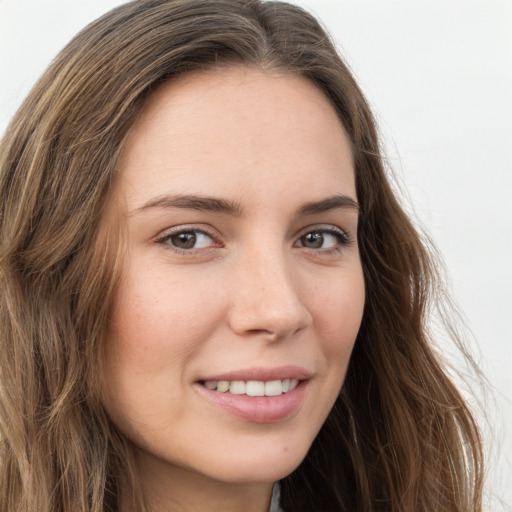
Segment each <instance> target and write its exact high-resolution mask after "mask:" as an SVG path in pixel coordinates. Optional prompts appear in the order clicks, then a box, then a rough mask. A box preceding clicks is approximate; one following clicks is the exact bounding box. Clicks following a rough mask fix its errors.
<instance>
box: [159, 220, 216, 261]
mask: <svg viewBox="0 0 512 512" xmlns="http://www.w3.org/2000/svg"><path fill="white" fill-rule="evenodd" d="M213 231H214V230H213V229H208V228H206V229H205V227H204V225H201V226H199V225H197V224H180V225H178V226H173V227H171V228H168V229H165V230H164V231H162V232H161V233H159V234H158V235H157V236H156V237H155V238H154V242H155V243H157V244H161V245H165V246H166V247H165V248H166V249H168V250H171V251H175V252H177V253H179V254H194V252H205V251H208V250H209V249H211V248H214V247H221V246H222V244H221V242H220V240H219V238H220V237H219V235H218V234H217V233H214V232H213ZM190 232H195V233H201V234H203V235H206V236H208V237H209V238H211V240H212V242H213V244H212V246H211V247H206V248H198V249H195V248H192V249H180V248H179V247H174V246H172V245H171V244H166V241H167V240H168V239H169V238H170V237H171V236H174V235H178V234H180V233H190Z"/></svg>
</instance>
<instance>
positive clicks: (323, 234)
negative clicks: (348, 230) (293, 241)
mask: <svg viewBox="0 0 512 512" xmlns="http://www.w3.org/2000/svg"><path fill="white" fill-rule="evenodd" d="M348 242H349V239H348V236H347V235H346V234H345V233H344V232H343V231H333V230H322V229H319V230H315V231H308V232H307V233H305V234H303V235H302V236H301V237H300V238H299V239H298V240H297V245H298V246H299V247H306V248H308V249H332V248H335V247H340V246H344V245H347V244H348Z"/></svg>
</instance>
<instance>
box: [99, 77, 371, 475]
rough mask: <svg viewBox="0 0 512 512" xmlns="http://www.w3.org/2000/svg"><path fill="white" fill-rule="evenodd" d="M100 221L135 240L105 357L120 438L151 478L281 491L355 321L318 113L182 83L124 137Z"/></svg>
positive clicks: (265, 80)
mask: <svg viewBox="0 0 512 512" xmlns="http://www.w3.org/2000/svg"><path fill="white" fill-rule="evenodd" d="M110 206H111V208H109V209H110V213H107V214H106V215H105V217H104V219H103V223H104V225H108V224H109V223H114V222H115V220H114V219H115V218H116V213H117V214H119V211H122V212H125V213H123V215H125V216H126V225H127V249H126V252H125V253H124V254H123V262H122V270H123V272H122V273H123V275H122V279H121V281H120V284H119V288H118V291H117V295H116V298H115V301H114V304H113V308H112V314H111V323H110V327H109V332H108V337H107V340H106V344H105V351H106V371H107V374H106V376H107V386H106V389H105V390H104V402H105V406H106V408H107V411H108V413H109V415H110V416H111V418H112V420H113V421H114V423H115V424H116V425H117V426H118V427H119V429H120V430H121V431H122V432H123V433H124V434H125V435H126V436H127V437H128V438H129V439H130V440H131V441H132V442H133V443H134V445H135V447H136V452H137V455H138V457H139V460H140V461H142V463H143V464H145V466H146V467H147V468H157V467H158V468H159V469H158V471H163V472H165V471H171V472H174V474H175V475H178V474H188V475H190V474H194V475H195V476H196V477H197V476H202V477H207V478H210V479H214V480H217V481H224V482H271V481H274V480H277V479H279V478H281V477H284V476H285V475H287V474H289V473H290V472H291V471H293V470H294V469H295V468H296V467H297V465H298V464H299V463H300V462H301V460H302V459H303V458H304V456H305V455H306V453H307V451H308V449H309V447H310V445H311V443H312V441H313V439H314V438H315V436H316V435H317V433H318V431H319V429H320V427H321V425H322V424H323V422H324V420H325V419H326V417H327V415H328V414H329V411H330V410H331V408H332V406H333V404H334V401H335V399H336V397H337V395H338V392H339V391H340V388H341V385H342V383H343V379H344V376H345V372H346V370H347V365H348V362H349V358H350V354H351V351H352V348H353V346H354V340H355V338H356V335H357V332H358V329H359V325H360V321H361V316H362V312H363V305H364V283H363V274H362V269H361V262H360V258H359V250H358V245H357V236H356V233H357V222H358V210H357V197H356V190H355V183H354V167H353V162H352V156H351V149H350V144H349V140H348V138H347V135H346V133H345V131H344V129H343V127H342V125H341V123H340V121H339V120H338V118H337V116H336V114H335V112H334V110H333V108H332V107H331V105H330V104H329V102H328V100H327V99H326V98H325V97H324V96H323V94H322V93H321V92H320V91H319V90H318V89H317V88H316V87H315V86H314V85H312V83H310V82H309V81H307V80H306V79H304V78H301V77H297V76H293V75H290V74H280V73H277V72H263V71H260V70H257V69H252V68H242V67H240V68H224V69H217V70H213V71H209V72H197V73H192V74H189V75H183V76H181V77H179V78H177V79H175V80H173V81H172V82H171V83H168V84H165V85H163V86H162V87H160V89H158V90H157V91H156V92H155V93H154V94H153V96H152V97H151V98H150V100H149V102H148V103H147V105H146V107H145V109H144V111H143V113H142V116H141V117H140V118H139V119H138V121H137V122H136V124H135V126H134V128H133V129H132V131H131V132H130V134H129V136H128V138H127V140H126V144H125V146H124V149H123V153H122V156H121V159H120V162H119V180H118V182H117V184H116V187H115V190H114V193H113V197H112V200H111V204H110ZM119 208H121V210H119ZM228 387H229V390H226V389H227V388H228ZM253 395H256V396H253ZM261 395H264V396H261Z"/></svg>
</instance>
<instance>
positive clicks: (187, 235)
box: [161, 229, 214, 250]
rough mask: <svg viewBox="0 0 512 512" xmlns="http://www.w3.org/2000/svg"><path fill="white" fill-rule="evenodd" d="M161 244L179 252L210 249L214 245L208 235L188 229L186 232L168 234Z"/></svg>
mask: <svg viewBox="0 0 512 512" xmlns="http://www.w3.org/2000/svg"><path fill="white" fill-rule="evenodd" d="M161 242H162V243H166V244H168V245H171V246H172V247H174V248H176V249H181V250H187V249H204V248H206V247H210V246H211V245H212V244H213V243H214V241H213V239H212V237H211V236H210V235H208V234H207V233H205V232H204V231H199V230H197V229H189V230H187V231H179V232H176V233H171V234H168V235H166V236H165V237H164V238H163V239H162V240H161Z"/></svg>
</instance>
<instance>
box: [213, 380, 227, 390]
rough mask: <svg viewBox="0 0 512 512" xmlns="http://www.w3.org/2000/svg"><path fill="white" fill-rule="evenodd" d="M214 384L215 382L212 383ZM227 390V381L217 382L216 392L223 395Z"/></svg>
mask: <svg viewBox="0 0 512 512" xmlns="http://www.w3.org/2000/svg"><path fill="white" fill-rule="evenodd" d="M213 382H215V381H213ZM213 389H215V388H213ZM228 390H229V382H228V381H227V380H219V382H217V391H220V392H221V393H225V392H226V391H228Z"/></svg>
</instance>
